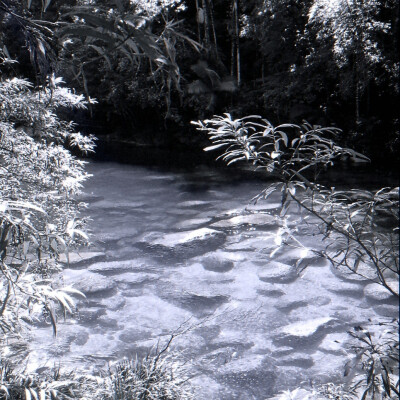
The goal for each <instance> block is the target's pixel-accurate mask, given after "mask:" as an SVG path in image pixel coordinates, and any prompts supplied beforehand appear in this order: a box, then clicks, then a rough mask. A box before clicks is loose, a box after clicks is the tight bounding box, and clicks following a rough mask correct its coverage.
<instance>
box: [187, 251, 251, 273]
mask: <svg viewBox="0 0 400 400" xmlns="http://www.w3.org/2000/svg"><path fill="white" fill-rule="evenodd" d="M244 258H245V257H244V255H243V254H241V253H230V252H227V251H221V250H217V251H215V252H212V253H209V254H205V255H204V256H202V257H197V258H196V259H195V261H197V262H198V263H200V264H201V265H202V266H203V268H204V269H205V270H207V271H213V272H228V271H230V270H231V269H233V268H234V266H235V263H237V262H240V261H243V260H244Z"/></svg>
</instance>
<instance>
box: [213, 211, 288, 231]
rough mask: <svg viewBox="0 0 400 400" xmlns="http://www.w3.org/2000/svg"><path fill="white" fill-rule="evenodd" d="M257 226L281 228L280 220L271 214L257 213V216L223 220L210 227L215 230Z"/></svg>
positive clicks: (241, 216) (248, 215)
mask: <svg viewBox="0 0 400 400" xmlns="http://www.w3.org/2000/svg"><path fill="white" fill-rule="evenodd" d="M245 224H247V225H256V226H259V227H260V226H264V227H266V226H268V227H273V228H275V227H279V225H280V224H279V222H278V220H277V219H276V218H275V217H274V216H272V215H269V214H264V213H256V214H246V215H238V216H236V217H233V218H229V219H223V220H221V221H217V222H214V223H213V224H211V225H210V226H211V227H213V228H233V227H235V226H239V225H245Z"/></svg>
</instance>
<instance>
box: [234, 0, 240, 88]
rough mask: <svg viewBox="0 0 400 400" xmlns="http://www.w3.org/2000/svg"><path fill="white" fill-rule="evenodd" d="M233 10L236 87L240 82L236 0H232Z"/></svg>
mask: <svg viewBox="0 0 400 400" xmlns="http://www.w3.org/2000/svg"><path fill="white" fill-rule="evenodd" d="M233 11H234V22H235V44H236V81H237V85H238V87H240V84H241V76H240V45H239V33H240V32H239V12H238V2H237V0H234V2H233Z"/></svg>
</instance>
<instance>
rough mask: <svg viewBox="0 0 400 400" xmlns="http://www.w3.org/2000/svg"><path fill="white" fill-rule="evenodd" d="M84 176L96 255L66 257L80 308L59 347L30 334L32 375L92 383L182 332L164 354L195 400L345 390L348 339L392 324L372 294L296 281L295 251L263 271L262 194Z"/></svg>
mask: <svg viewBox="0 0 400 400" xmlns="http://www.w3.org/2000/svg"><path fill="white" fill-rule="evenodd" d="M89 172H90V173H92V174H93V178H92V179H91V180H90V181H89V182H88V184H87V185H86V189H85V196H84V199H85V200H86V201H87V202H88V203H89V204H90V206H89V209H88V211H87V213H88V215H89V216H90V217H91V218H92V219H93V221H92V224H91V228H92V238H93V241H94V247H93V248H92V249H91V250H90V252H87V251H85V252H82V253H81V254H80V255H72V257H71V264H70V265H69V266H66V270H65V272H64V281H65V283H66V284H73V285H74V286H75V287H77V288H78V289H80V290H82V291H84V292H85V293H86V296H87V297H86V299H85V300H83V301H80V302H79V305H78V307H79V312H78V313H77V315H76V317H77V318H76V320H67V321H66V322H65V323H62V324H61V325H60V327H59V334H58V337H57V338H56V339H53V338H52V336H51V335H52V332H51V329H49V328H48V327H42V328H39V329H38V330H36V331H35V332H34V334H33V341H32V348H33V349H34V350H32V352H31V360H32V361H34V360H36V362H37V363H39V364H40V365H53V363H54V361H57V362H61V364H62V365H66V366H68V367H71V366H74V367H79V368H83V369H87V370H88V369H90V368H92V367H93V366H99V365H104V363H105V362H106V361H109V360H115V359H119V358H122V357H135V355H136V354H139V355H144V354H145V353H146V352H147V351H148V350H149V348H151V347H152V346H154V345H156V344H157V342H158V341H161V342H163V341H165V340H166V339H167V338H168V335H170V334H171V333H173V332H184V333H182V334H180V335H178V336H177V337H176V338H175V339H174V341H173V345H172V350H173V351H174V352H175V353H176V354H179V356H180V357H181V360H183V361H186V362H187V365H188V367H189V368H190V370H191V372H192V373H193V374H194V378H193V379H192V382H193V384H194V385H195V386H197V395H196V399H209V400H212V399H226V400H228V399H246V400H247V399H265V398H267V397H268V396H271V395H273V394H275V393H277V392H278V391H280V390H282V389H287V388H290V387H293V386H295V385H299V384H302V383H304V382H306V383H310V382H324V381H332V380H333V381H335V380H336V381H340V380H341V379H342V375H343V365H344V363H345V362H346V361H347V360H348V358H349V356H350V355H351V354H348V353H347V351H346V350H345V344H346V342H347V341H348V335H347V334H346V331H347V330H348V329H349V328H351V327H352V326H355V325H359V324H363V323H365V322H366V321H367V320H368V318H371V317H374V316H386V317H390V316H396V315H397V305H396V303H395V301H394V300H393V301H391V300H390V299H389V301H388V300H387V299H386V300H385V302H383V301H382V300H379V299H378V300H376V299H375V300H374V299H373V298H371V297H368V296H365V295H364V288H365V286H366V284H367V283H366V282H363V281H360V280H355V279H354V277H351V276H345V275H343V274H339V273H338V272H335V271H332V270H331V268H330V266H329V265H328V264H327V263H326V262H325V261H324V260H322V259H318V258H309V259H308V260H307V261H308V262H309V263H310V266H309V267H308V268H307V269H305V270H304V271H300V270H301V268H300V267H301V265H300V266H299V265H297V267H296V261H297V260H298V257H299V255H300V253H299V250H297V249H290V248H284V249H283V250H281V251H279V252H277V253H276V254H275V256H274V257H273V258H271V257H270V254H271V252H272V250H273V249H274V248H275V243H274V237H275V234H276V232H277V230H278V229H279V222H278V221H277V220H276V219H275V217H274V215H275V211H276V209H277V207H278V205H279V199H278V196H275V197H273V196H272V197H271V198H269V200H268V202H264V203H260V204H258V205H257V206H255V207H253V206H247V204H248V201H249V200H250V199H251V198H252V197H253V196H254V195H256V194H258V193H259V192H260V191H261V190H262V189H263V188H264V186H265V183H262V182H257V181H252V182H246V181H243V180H234V179H232V177H229V176H227V175H221V174H218V173H216V172H213V171H208V170H199V171H198V172H191V173H180V172H161V171H159V170H155V169H148V168H143V167H135V166H126V165H118V164H113V163H94V164H91V165H89ZM294 217H296V216H294ZM300 227H301V226H300ZM302 240H303V241H304V243H305V244H306V245H307V246H309V247H312V248H319V246H321V243H320V238H318V237H304V238H303V239H302Z"/></svg>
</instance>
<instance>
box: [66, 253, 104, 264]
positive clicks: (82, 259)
mask: <svg viewBox="0 0 400 400" xmlns="http://www.w3.org/2000/svg"><path fill="white" fill-rule="evenodd" d="M104 257H105V253H103V252H100V251H90V252H81V253H70V254H68V256H67V255H66V254H61V255H60V262H62V263H65V264H68V263H69V264H70V265H74V266H75V265H77V264H83V263H88V262H93V261H94V260H98V259H101V258H104Z"/></svg>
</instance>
